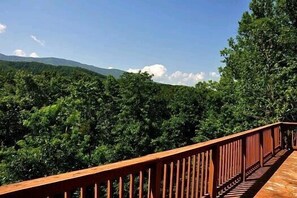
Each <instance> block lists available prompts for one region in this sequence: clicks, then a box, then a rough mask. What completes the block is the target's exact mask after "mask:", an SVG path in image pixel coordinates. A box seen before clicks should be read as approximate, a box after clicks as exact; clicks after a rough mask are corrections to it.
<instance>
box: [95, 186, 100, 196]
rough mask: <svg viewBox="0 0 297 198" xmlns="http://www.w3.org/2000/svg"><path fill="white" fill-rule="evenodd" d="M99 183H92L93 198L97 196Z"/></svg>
mask: <svg viewBox="0 0 297 198" xmlns="http://www.w3.org/2000/svg"><path fill="white" fill-rule="evenodd" d="M99 187H100V186H99V183H95V185H94V198H99V191H100V190H99Z"/></svg>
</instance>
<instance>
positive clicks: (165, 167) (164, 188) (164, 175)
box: [162, 164, 167, 198]
mask: <svg viewBox="0 0 297 198" xmlns="http://www.w3.org/2000/svg"><path fill="white" fill-rule="evenodd" d="M163 167H164V168H163V169H164V171H163V191H162V192H163V198H165V197H166V190H167V189H166V187H167V164H164V166H163Z"/></svg>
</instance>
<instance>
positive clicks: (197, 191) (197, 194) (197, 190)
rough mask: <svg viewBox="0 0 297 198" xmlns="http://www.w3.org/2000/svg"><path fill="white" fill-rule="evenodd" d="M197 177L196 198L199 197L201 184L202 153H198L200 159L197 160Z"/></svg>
mask: <svg viewBox="0 0 297 198" xmlns="http://www.w3.org/2000/svg"><path fill="white" fill-rule="evenodd" d="M196 172H197V177H196V189H195V190H196V196H195V198H198V197H199V182H200V179H199V177H200V153H198V159H197V167H196Z"/></svg>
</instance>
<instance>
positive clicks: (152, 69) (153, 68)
mask: <svg viewBox="0 0 297 198" xmlns="http://www.w3.org/2000/svg"><path fill="white" fill-rule="evenodd" d="M139 71H141V72H147V73H149V74H151V75H153V78H155V79H156V78H160V77H162V76H164V74H165V73H166V72H167V69H166V67H165V66H164V65H161V64H154V65H148V66H144V67H143V68H142V69H131V68H130V69H128V72H131V73H138V72H139Z"/></svg>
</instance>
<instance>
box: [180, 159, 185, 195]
mask: <svg viewBox="0 0 297 198" xmlns="http://www.w3.org/2000/svg"><path fill="white" fill-rule="evenodd" d="M185 177H186V159H185V158H183V167H182V186H181V196H180V197H181V198H184V195H185Z"/></svg>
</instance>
